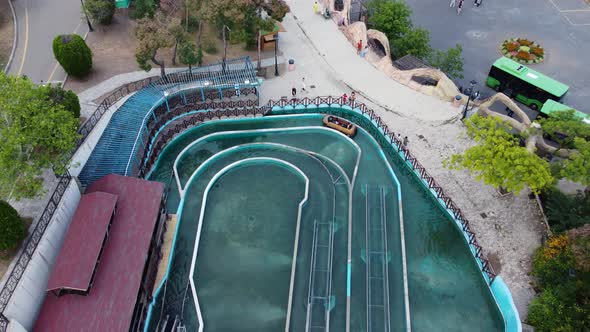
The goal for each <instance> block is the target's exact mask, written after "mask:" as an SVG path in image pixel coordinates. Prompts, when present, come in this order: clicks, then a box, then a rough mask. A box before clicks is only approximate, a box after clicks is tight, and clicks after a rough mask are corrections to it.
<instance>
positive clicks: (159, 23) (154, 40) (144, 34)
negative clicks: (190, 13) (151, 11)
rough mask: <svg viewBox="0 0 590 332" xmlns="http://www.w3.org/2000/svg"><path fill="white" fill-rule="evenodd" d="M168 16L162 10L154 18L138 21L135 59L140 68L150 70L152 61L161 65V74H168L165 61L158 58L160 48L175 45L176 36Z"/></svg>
mask: <svg viewBox="0 0 590 332" xmlns="http://www.w3.org/2000/svg"><path fill="white" fill-rule="evenodd" d="M167 20H168V18H167V17H166V16H165V15H164V14H163V13H161V12H157V13H156V14H155V16H154V18H153V19H152V18H148V17H145V18H142V19H140V20H139V21H138V22H137V27H136V28H135V36H136V37H137V47H136V49H135V59H136V60H137V64H138V65H139V68H141V69H143V70H145V71H150V70H151V69H152V65H151V64H150V61H151V62H153V63H155V64H156V65H158V66H160V75H161V76H165V75H166V69H165V62H164V60H160V59H158V58H156V56H157V53H158V50H159V49H161V48H168V47H172V45H174V42H175V39H174V36H173V35H172V34H171V33H170V31H169V28H168V27H169V23H168V22H167Z"/></svg>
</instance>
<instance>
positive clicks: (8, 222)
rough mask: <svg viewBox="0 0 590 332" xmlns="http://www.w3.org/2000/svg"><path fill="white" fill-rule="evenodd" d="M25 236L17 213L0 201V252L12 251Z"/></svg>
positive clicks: (24, 230) (22, 224)
mask: <svg viewBox="0 0 590 332" xmlns="http://www.w3.org/2000/svg"><path fill="white" fill-rule="evenodd" d="M26 235H27V230H26V229H25V224H24V223H23V221H22V219H21V218H20V217H19V215H18V212H16V210H15V209H14V208H13V207H12V206H10V204H8V203H7V202H5V201H3V200H0V250H6V249H12V248H14V247H16V245H17V244H18V243H19V242H20V241H22V240H23V239H24V238H25V236H26Z"/></svg>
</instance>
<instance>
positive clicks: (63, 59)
mask: <svg viewBox="0 0 590 332" xmlns="http://www.w3.org/2000/svg"><path fill="white" fill-rule="evenodd" d="M53 55H54V56H55V59H56V60H57V62H59V64H60V65H61V66H62V67H63V68H64V70H65V71H66V73H68V74H70V75H72V76H75V77H83V76H86V75H87V74H88V73H89V72H90V69H92V51H91V50H90V48H89V47H88V45H86V42H85V41H84V39H82V37H80V36H79V35H76V34H72V35H60V36H57V37H55V39H53Z"/></svg>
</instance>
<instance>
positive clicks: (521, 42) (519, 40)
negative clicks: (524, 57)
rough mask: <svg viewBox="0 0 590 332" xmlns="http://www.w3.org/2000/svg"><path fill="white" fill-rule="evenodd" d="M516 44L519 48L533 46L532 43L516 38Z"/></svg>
mask: <svg viewBox="0 0 590 332" xmlns="http://www.w3.org/2000/svg"><path fill="white" fill-rule="evenodd" d="M517 42H518V43H519V44H520V46H531V45H532V44H533V42H532V41H530V40H528V39H525V38H518V39H517Z"/></svg>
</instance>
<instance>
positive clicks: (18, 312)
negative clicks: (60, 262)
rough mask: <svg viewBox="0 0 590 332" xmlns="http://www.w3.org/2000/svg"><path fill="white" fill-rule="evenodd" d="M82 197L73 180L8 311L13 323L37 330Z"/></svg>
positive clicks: (6, 313)
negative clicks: (45, 299) (53, 267)
mask: <svg viewBox="0 0 590 332" xmlns="http://www.w3.org/2000/svg"><path fill="white" fill-rule="evenodd" d="M80 196H81V193H80V187H79V186H78V182H77V181H76V180H75V179H72V181H70V184H69V186H68V188H67V189H66V191H65V193H64V196H63V197H62V199H61V201H60V203H59V205H58V207H57V209H56V211H55V213H54V214H53V217H52V219H51V221H50V222H49V224H48V226H47V229H46V230H45V234H44V235H43V238H42V239H41V241H40V242H39V245H38V246H37V249H36V250H35V253H34V254H33V257H32V258H31V261H30V262H29V264H28V266H27V268H26V270H25V272H24V274H23V276H22V278H21V280H20V282H19V283H18V285H17V287H16V289H15V291H14V293H13V295H12V298H11V299H10V302H9V303H8V306H7V307H6V309H5V310H4V315H5V316H6V318H8V319H9V320H10V321H11V326H14V327H18V325H22V327H24V328H25V329H27V330H29V331H32V330H33V326H34V322H35V320H36V319H37V315H38V314H39V310H40V309H41V305H42V304H43V300H44V298H45V290H46V287H47V281H48V279H49V274H50V273H51V268H52V266H53V263H54V262H55V259H56V257H57V254H58V253H59V250H60V249H61V246H62V244H63V240H64V237H65V234H66V231H67V229H68V226H69V225H70V221H71V220H72V217H73V216H74V212H75V211H76V208H77V207H78V203H79V202H80ZM16 323H18V324H16ZM14 331H19V329H15V330H14Z"/></svg>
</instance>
